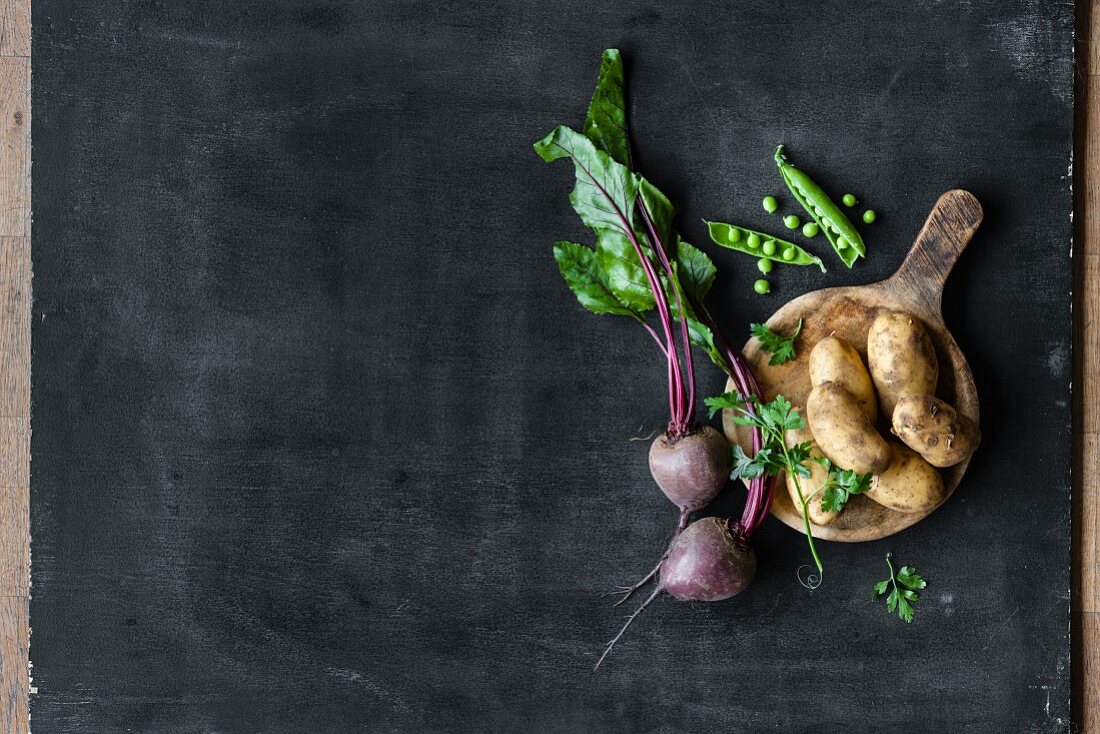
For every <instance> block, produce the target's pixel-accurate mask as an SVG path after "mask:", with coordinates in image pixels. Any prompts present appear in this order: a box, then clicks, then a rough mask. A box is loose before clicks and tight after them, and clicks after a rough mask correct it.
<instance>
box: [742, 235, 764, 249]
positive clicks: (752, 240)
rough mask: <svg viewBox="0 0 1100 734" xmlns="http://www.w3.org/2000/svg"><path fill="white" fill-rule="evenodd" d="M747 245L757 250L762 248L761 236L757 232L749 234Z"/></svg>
mask: <svg viewBox="0 0 1100 734" xmlns="http://www.w3.org/2000/svg"><path fill="white" fill-rule="evenodd" d="M745 244H746V245H748V246H749V247H750V248H752V249H754V250H755V249H756V248H757V247H760V235H758V234H757V233H756V232H749V236H748V238H747V239H746V240H745Z"/></svg>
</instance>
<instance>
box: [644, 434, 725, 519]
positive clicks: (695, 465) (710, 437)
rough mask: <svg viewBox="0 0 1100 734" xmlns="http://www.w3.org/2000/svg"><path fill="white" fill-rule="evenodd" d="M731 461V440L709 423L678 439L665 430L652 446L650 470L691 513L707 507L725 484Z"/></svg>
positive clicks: (674, 498) (670, 495) (668, 495)
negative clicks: (727, 439)
mask: <svg viewBox="0 0 1100 734" xmlns="http://www.w3.org/2000/svg"><path fill="white" fill-rule="evenodd" d="M730 460H731V459H730V446H729V443H727V442H726V439H725V437H724V436H723V435H722V434H721V433H719V432H718V431H716V430H715V429H713V428H711V427H710V426H703V427H702V428H700V429H698V430H696V431H693V432H692V433H689V434H687V435H686V436H682V437H680V438H678V439H669V437H668V434H666V433H662V434H661V435H660V436H658V437H657V438H656V440H654V441H653V443H652V445H650V447H649V471H650V473H651V474H653V479H654V480H655V481H656V482H657V486H658V487H660V488H661V491H662V492H664V493H665V496H667V497H668V498H669V499H670V500H672V502H673V504H675V505H676V506H677V507H679V508H680V509H681V510H687V511H688V512H692V511H694V510H698V509H701V508H703V507H706V506H707V505H708V504H710V501H711V500H712V499H714V498H715V497H716V496H717V495H718V492H720V491H721V489H722V487H724V486H726V481H727V480H728V479H729V476H730Z"/></svg>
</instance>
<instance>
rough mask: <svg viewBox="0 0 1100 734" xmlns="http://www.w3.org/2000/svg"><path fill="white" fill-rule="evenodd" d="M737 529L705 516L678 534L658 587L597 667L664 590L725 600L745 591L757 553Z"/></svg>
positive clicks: (679, 595) (686, 597)
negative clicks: (740, 535) (736, 533)
mask: <svg viewBox="0 0 1100 734" xmlns="http://www.w3.org/2000/svg"><path fill="white" fill-rule="evenodd" d="M735 532H736V529H734V530H731V528H730V524H729V522H728V521H726V520H723V519H721V518H718V517H704V518H703V519H702V520H696V521H695V522H693V523H692V524H691V525H689V526H688V527H687V529H686V530H684V531H683V532H682V533H680V534H679V535H677V536H676V537H675V538H674V539H673V541H672V544H671V545H670V546H669V549H668V552H667V553H666V554H665V558H664V560H662V561H661V564H660V566H659V570H660V581H659V582H658V584H657V588H655V589H654V590H653V593H652V594H650V595H649V598H648V599H646V600H645V601H644V602H642V604H641V606H639V607H638V608H637V609H636V610H635V611H634V612H633V613H632V614H631V615H630V616H629V617H627V619H626V623H625V624H624V625H623V627H622V629H621V630H619V634H617V635H615V637H614V638H613V639H612V640H611V642H609V643H607V647H605V648H604V651H603V654H602V655H600V659H599V660H597V661H596V667H597V668H599V667H600V664H601V663H603V661H604V658H606V657H607V655H608V654H609V653H610V652H611V649H612V648H613V647H615V643H616V642H618V641H619V640H620V639H621V638H622V636H623V635H624V634H625V633H626V631H627V629H629V627H630V625H631V624H633V623H634V620H635V619H637V618H638V615H640V614H641V613H642V612H643V611H645V608H646V607H648V606H649V605H650V603H651V602H652V601H653V600H654V599H656V598H657V596H658V595H659V594H660V593H661V592H662V591H664V592H667V593H668V594H669V596H672V597H673V598H675V599H679V600H680V601H722V600H723V599H729V598H730V597H731V596H736V595H737V594H740V593H741V592H742V591H744V590H745V588H746V587H747V586H748V585H749V583H751V582H752V579H753V576H755V575H756V553H755V552H753V550H752V548H751V547H750V546H749V545H748V544H747V543H746V542H745V540H744V538H742V537H738V535H739V534H738V535H735Z"/></svg>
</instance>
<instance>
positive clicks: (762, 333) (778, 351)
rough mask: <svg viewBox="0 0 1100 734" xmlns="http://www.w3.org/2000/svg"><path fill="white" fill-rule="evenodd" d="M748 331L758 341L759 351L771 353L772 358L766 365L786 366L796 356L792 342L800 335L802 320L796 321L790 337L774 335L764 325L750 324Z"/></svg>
mask: <svg viewBox="0 0 1100 734" xmlns="http://www.w3.org/2000/svg"><path fill="white" fill-rule="evenodd" d="M749 331H751V332H752V335H753V336H755V337H756V338H757V339H759V340H760V348H761V349H763V350H764V351H765V352H771V355H772V356H771V359H769V360H768V364H770V365H773V366H774V365H777V364H786V363H787V362H790V361H791V360H792V359H794V358H795V357H797V356H798V352H796V351H795V350H794V340H795V339H797V338H798V335H799V334H801V333H802V319H799V320H798V326H796V327H795V328H794V333H793V334H791V335H790V336H783V335H782V334H776V333H775V332H774V331H772V330H771V329H769V328H768V327H767V325H765V324H750V325H749Z"/></svg>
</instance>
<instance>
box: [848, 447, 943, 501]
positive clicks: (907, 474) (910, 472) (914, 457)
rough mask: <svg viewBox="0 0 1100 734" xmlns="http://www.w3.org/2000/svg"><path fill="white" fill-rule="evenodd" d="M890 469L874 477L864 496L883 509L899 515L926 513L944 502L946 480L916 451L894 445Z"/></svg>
mask: <svg viewBox="0 0 1100 734" xmlns="http://www.w3.org/2000/svg"><path fill="white" fill-rule="evenodd" d="M890 449H891V452H892V454H893V461H891V462H890V467H889V468H888V469H886V471H883V472H881V473H878V474H875V475H874V476H873V477H871V487H870V489H868V490H867V491H866V492H864V494H866V495H867V496H868V497H870V498H871V499H872V500H874V501H875V502H878V503H879V504H880V505H882V506H883V507H889V508H890V509H891V510H897V511H898V512H923V511H925V510H931V509H932V508H933V507H935V506H936V505H938V504H939V503H940V502H942V501H943V496H944V493H945V491H944V486H943V477H941V476H940V473H939V472H938V471H936V470H935V469H933V468H932V465H931V464H929V463H928V462H927V461H925V460H924V459H922V458H921V457H920V454H918V453H917V452H916V451H914V450H913V449H911V448H909V447H908V446H903V445H902V444H899V443H892V444H890Z"/></svg>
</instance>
